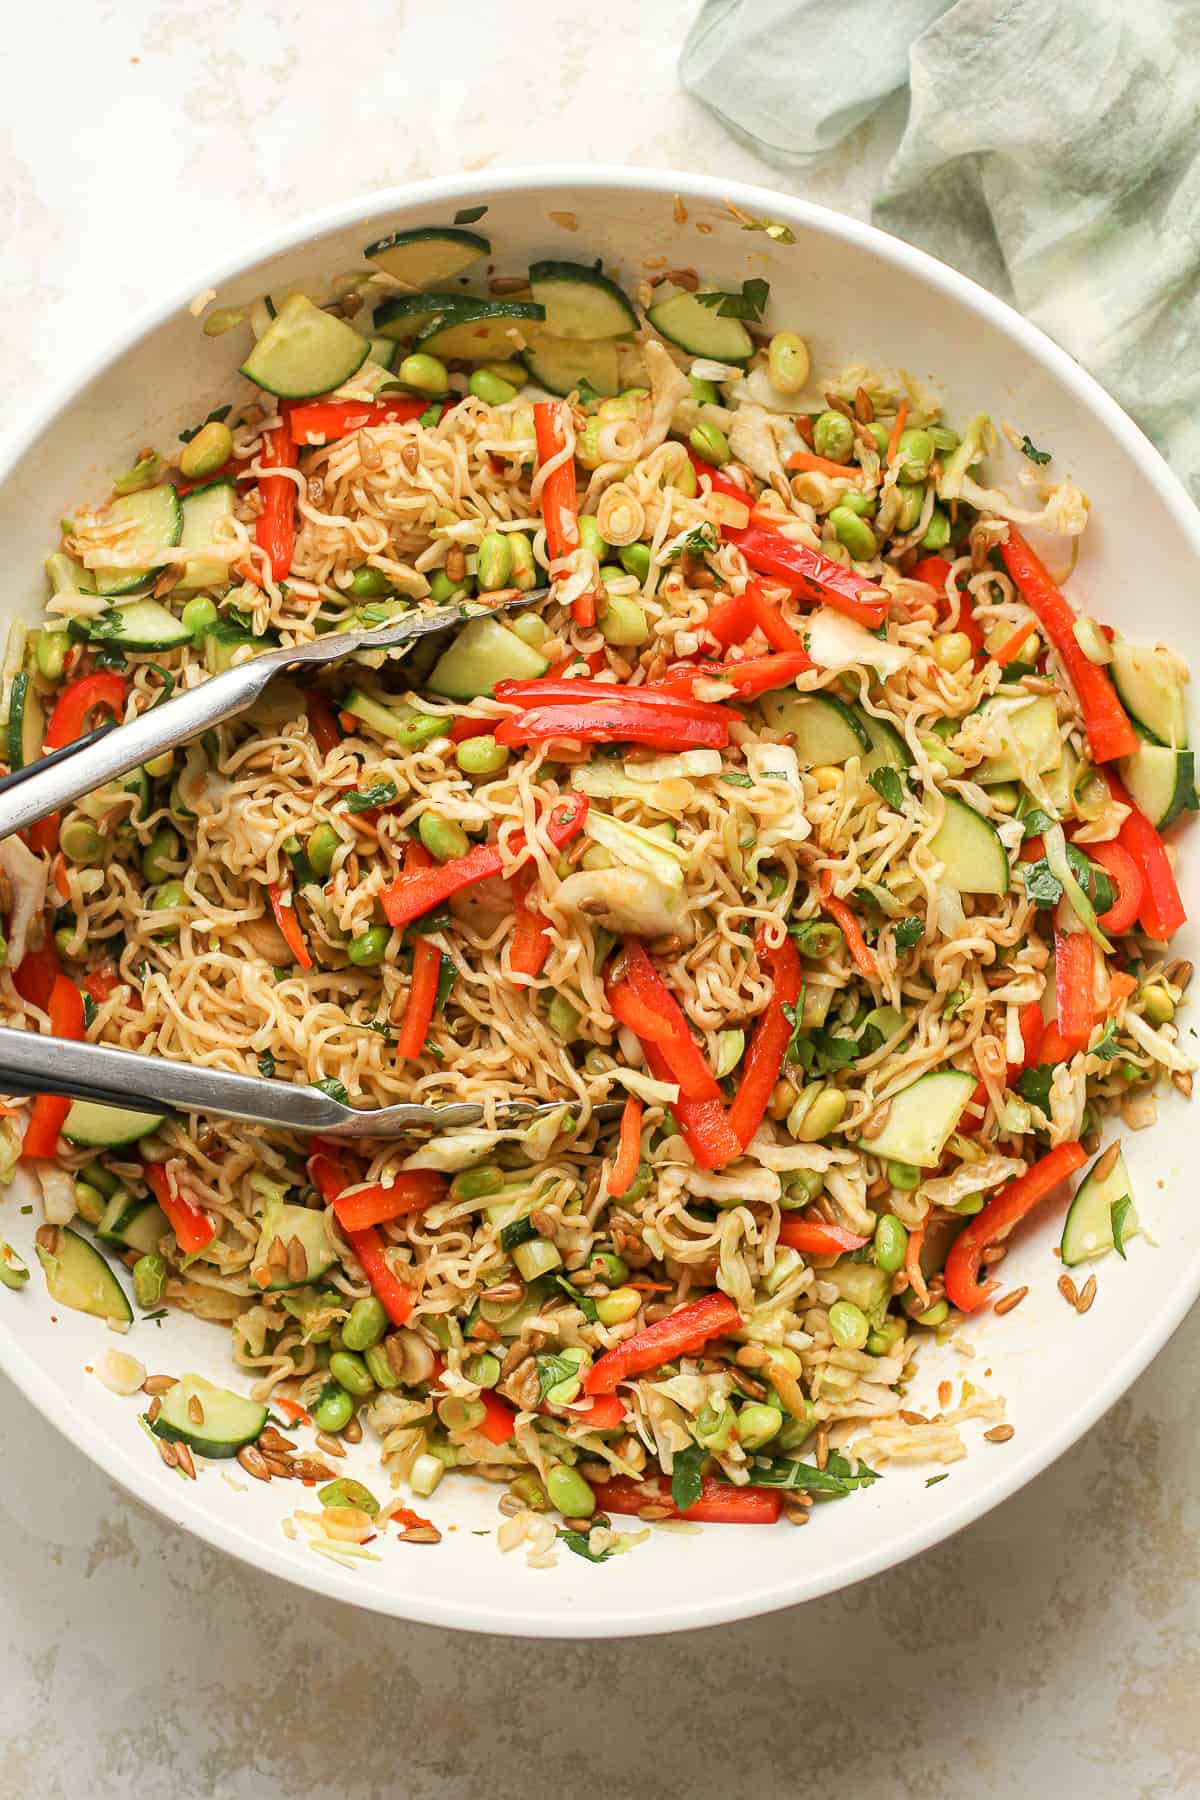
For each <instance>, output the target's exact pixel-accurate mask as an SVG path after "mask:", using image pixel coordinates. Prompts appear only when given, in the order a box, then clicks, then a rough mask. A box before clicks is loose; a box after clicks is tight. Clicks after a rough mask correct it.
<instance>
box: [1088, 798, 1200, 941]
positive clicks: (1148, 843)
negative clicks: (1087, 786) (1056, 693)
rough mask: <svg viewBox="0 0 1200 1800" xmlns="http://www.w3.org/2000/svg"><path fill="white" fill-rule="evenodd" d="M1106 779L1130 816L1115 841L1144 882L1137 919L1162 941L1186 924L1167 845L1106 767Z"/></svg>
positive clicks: (1156, 938) (1147, 931)
mask: <svg viewBox="0 0 1200 1800" xmlns="http://www.w3.org/2000/svg"><path fill="white" fill-rule="evenodd" d="M1105 778H1106V780H1107V781H1108V785H1109V788H1110V789H1111V791H1112V797H1113V799H1114V800H1119V801H1120V802H1121V805H1122V806H1127V807H1128V808H1129V817H1128V818H1127V819H1126V820H1125V821H1124V823H1123V824H1122V826H1121V829H1120V831H1119V832H1118V833H1117V842H1118V844H1120V846H1121V848H1122V849H1123V850H1127V851H1128V852H1129V855H1130V856H1131V857H1132V858H1133V861H1134V864H1135V865H1136V867H1137V868H1138V869H1139V870H1140V871H1141V875H1142V880H1143V881H1144V883H1145V891H1144V893H1143V895H1142V903H1141V906H1140V907H1139V908H1138V918H1139V920H1140V921H1141V924H1142V927H1143V929H1144V930H1145V931H1146V933H1147V935H1148V936H1149V937H1152V938H1154V939H1155V941H1156V942H1157V943H1160V944H1165V943H1166V941H1167V939H1168V938H1170V937H1172V936H1173V935H1174V934H1175V932H1177V931H1178V930H1179V927H1180V926H1181V925H1186V923H1187V913H1186V911H1185V910H1184V905H1183V901H1182V900H1181V899H1180V897H1179V888H1178V886H1177V885H1176V882H1175V874H1174V871H1173V869H1172V868H1171V859H1170V858H1169V857H1168V855H1167V847H1166V845H1165V844H1164V843H1163V841H1162V839H1161V837H1159V835H1158V832H1157V831H1156V830H1155V829H1154V826H1153V825H1152V824H1151V823H1150V821H1149V819H1148V818H1147V817H1146V815H1145V813H1144V812H1143V811H1142V810H1141V808H1140V807H1138V806H1135V805H1134V803H1133V801H1132V800H1131V799H1130V797H1129V793H1128V790H1127V789H1126V787H1125V784H1124V782H1122V781H1120V780H1119V779H1118V777H1117V776H1116V775H1114V774H1113V773H1112V771H1111V770H1105Z"/></svg>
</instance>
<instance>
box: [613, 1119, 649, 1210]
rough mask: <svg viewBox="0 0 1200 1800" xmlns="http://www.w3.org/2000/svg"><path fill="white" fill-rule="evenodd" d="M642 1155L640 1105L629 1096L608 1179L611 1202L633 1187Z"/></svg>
mask: <svg viewBox="0 0 1200 1800" xmlns="http://www.w3.org/2000/svg"><path fill="white" fill-rule="evenodd" d="M641 1154H642V1103H641V1101H640V1100H639V1099H638V1097H637V1095H636V1094H630V1095H629V1097H628V1099H627V1100H626V1102H625V1110H624V1112H623V1113H622V1114H621V1138H620V1145H619V1148H618V1150H617V1160H616V1161H615V1162H614V1163H613V1166H612V1170H611V1172H610V1174H609V1177H608V1192H609V1195H610V1197H611V1198H612V1199H613V1200H619V1199H620V1198H621V1196H622V1194H627V1193H628V1192H629V1189H630V1188H631V1187H632V1186H633V1182H634V1178H635V1177H636V1175H637V1172H638V1163H639V1161H640V1160H641Z"/></svg>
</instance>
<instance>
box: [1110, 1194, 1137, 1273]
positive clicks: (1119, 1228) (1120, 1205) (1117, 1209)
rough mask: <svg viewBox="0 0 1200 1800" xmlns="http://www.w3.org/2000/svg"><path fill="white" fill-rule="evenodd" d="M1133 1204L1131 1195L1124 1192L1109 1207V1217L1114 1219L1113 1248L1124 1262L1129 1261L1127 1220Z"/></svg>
mask: <svg viewBox="0 0 1200 1800" xmlns="http://www.w3.org/2000/svg"><path fill="white" fill-rule="evenodd" d="M1132 1206H1133V1201H1132V1200H1131V1199H1130V1198H1129V1195H1128V1194H1122V1195H1121V1198H1120V1199H1119V1200H1114V1201H1113V1203H1112V1206H1111V1207H1110V1208H1109V1218H1110V1219H1111V1220H1112V1240H1113V1249H1114V1250H1115V1251H1116V1253H1117V1255H1118V1256H1119V1257H1120V1258H1121V1261H1122V1262H1127V1261H1128V1260H1129V1259H1128V1257H1127V1256H1126V1255H1125V1221H1126V1220H1127V1219H1128V1217H1129V1214H1130V1210H1131V1208H1132Z"/></svg>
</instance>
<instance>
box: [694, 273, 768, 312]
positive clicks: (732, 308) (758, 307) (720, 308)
mask: <svg viewBox="0 0 1200 1800" xmlns="http://www.w3.org/2000/svg"><path fill="white" fill-rule="evenodd" d="M770 293H771V286H770V283H769V282H766V281H763V280H762V279H761V277H757V276H756V277H755V278H754V279H752V280H750V281H743V283H742V291H741V293H740V294H723V293H720V292H718V293H714V294H696V295H695V296H694V298H695V299H697V300H698V301H699V302H700V304H701V306H711V307H713V308H714V309H715V310H716V312H717V313H718V315H719V316H720V317H721V318H722V319H761V318H762V316H763V308H764V307H765V306H766V304H767V300H768V298H769V296H770Z"/></svg>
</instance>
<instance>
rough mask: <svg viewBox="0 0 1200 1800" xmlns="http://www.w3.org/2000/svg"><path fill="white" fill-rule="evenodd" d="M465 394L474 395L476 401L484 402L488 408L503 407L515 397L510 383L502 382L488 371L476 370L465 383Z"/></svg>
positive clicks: (513, 388) (515, 393)
mask: <svg viewBox="0 0 1200 1800" xmlns="http://www.w3.org/2000/svg"><path fill="white" fill-rule="evenodd" d="M467 392H468V393H469V394H474V396H475V398H476V399H477V400H485V401H486V402H487V404H488V405H489V406H503V405H504V404H505V403H506V402H507V401H509V400H515V399H516V397H517V390H516V388H515V387H514V386H513V384H512V382H511V381H502V380H501V378H500V377H499V375H493V374H492V371H491V370H490V369H476V370H475V371H474V373H473V374H472V375H471V376H470V377H469V379H468V381H467Z"/></svg>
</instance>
